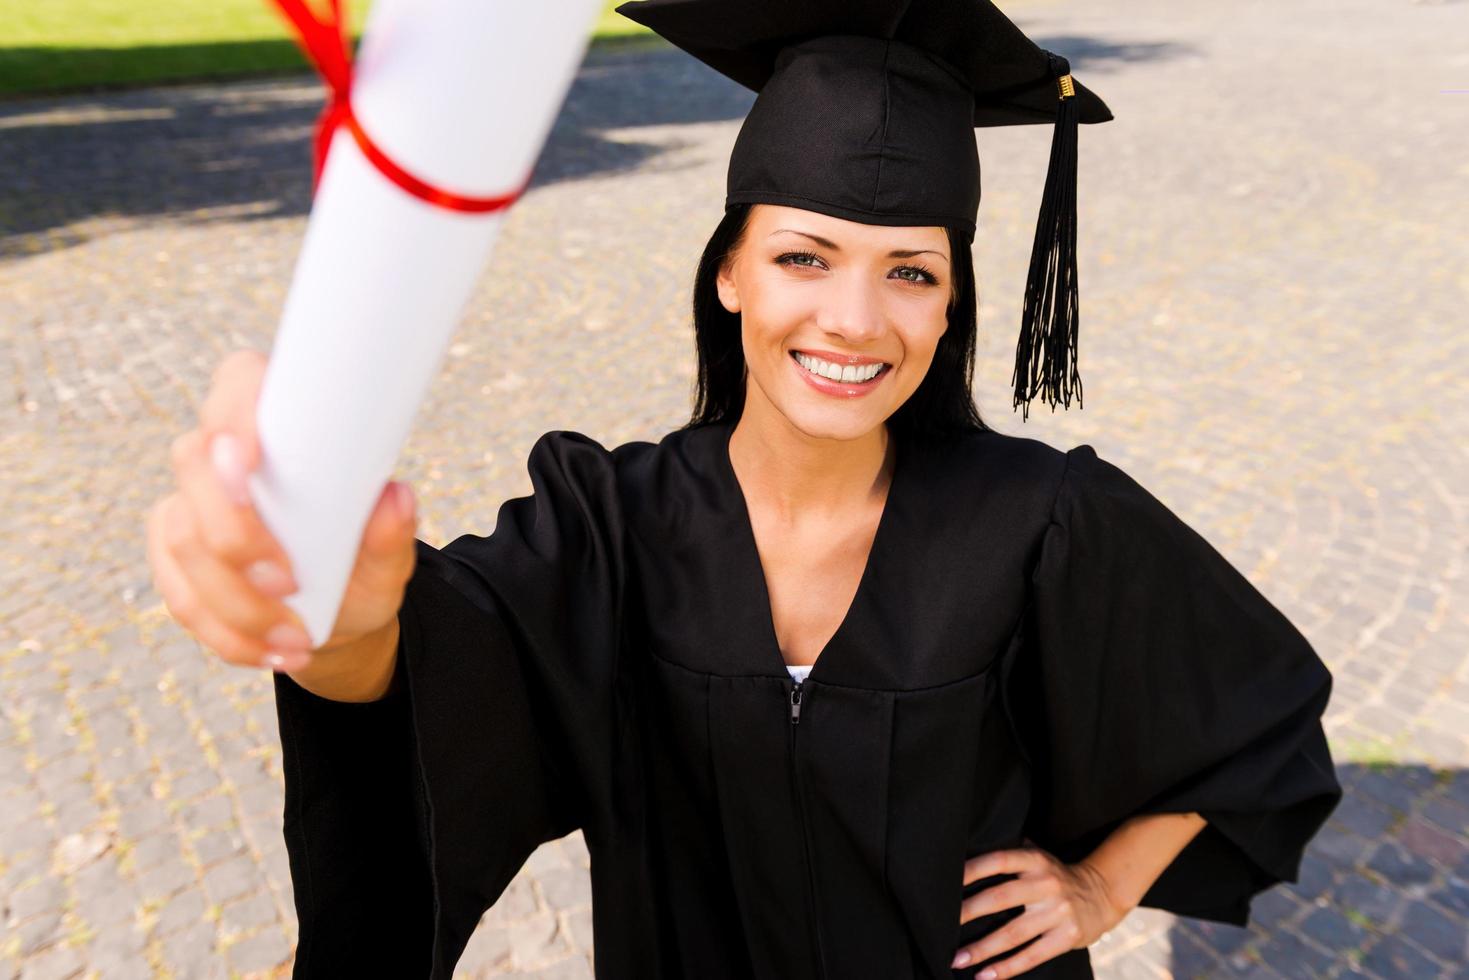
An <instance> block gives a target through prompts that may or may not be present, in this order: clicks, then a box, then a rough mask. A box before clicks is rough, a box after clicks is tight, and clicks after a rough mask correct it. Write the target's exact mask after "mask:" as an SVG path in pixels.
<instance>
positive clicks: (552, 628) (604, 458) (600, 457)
mask: <svg viewBox="0 0 1469 980" xmlns="http://www.w3.org/2000/svg"><path fill="white" fill-rule="evenodd" d="M613 467H614V460H613V454H612V453H609V452H608V451H607V450H606V449H604V448H603V447H602V446H601V445H599V444H598V443H596V442H594V441H593V440H591V439H590V438H588V437H586V436H583V435H581V434H580V433H575V432H549V433H547V434H546V435H544V436H542V437H541V438H540V439H539V440H538V441H537V442H536V444H535V446H534V447H533V448H532V450H531V452H530V457H529V464H528V468H529V471H530V478H531V484H532V487H533V492H532V493H531V494H530V495H529V496H525V497H517V498H513V499H510V500H508V501H506V502H505V503H504V504H503V505H502V506H501V508H500V511H499V515H498V518H497V521H496V525H495V529H494V531H493V533H492V534H490V535H489V536H488V537H482V536H478V535H473V534H465V535H463V536H461V537H459V538H456V539H455V540H454V541H452V542H450V543H449V544H448V545H446V546H445V547H444V548H442V549H438V548H434V547H432V546H430V545H428V544H425V543H424V542H423V541H421V540H418V541H416V542H415V549H416V564H415V567H414V570H413V574H412V576H411V578H410V579H409V582H408V585H407V588H406V591H405V595H404V599H403V604H402V606H401V608H400V610H399V613H398V622H399V627H400V629H399V645H398V657H397V661H396V665H395V674H394V678H393V682H392V685H391V686H390V688H389V692H388V694H387V695H386V696H385V697H383V698H382V699H380V700H377V701H372V702H366V703H346V702H336V701H330V700H327V699H324V698H320V697H317V696H316V695H313V694H311V693H310V692H308V691H306V690H305V689H304V688H302V687H300V686H299V685H297V684H296V683H295V682H294V681H292V680H291V679H290V678H289V677H288V676H287V675H285V674H277V675H275V693H276V707H277V718H278V721H279V725H280V733H281V747H282V752H283V769H284V773H285V789H286V799H285V812H284V832H285V840H286V848H287V856H288V859H289V862H290V869H291V879H292V884H293V887H294V891H295V905H296V911H297V917H298V922H299V930H300V931H299V939H298V943H297V950H296V966H295V972H294V974H293V976H294V977H296V978H298V980H299V978H302V977H318V976H320V977H339V976H359V975H360V976H401V977H405V978H406V977H433V978H439V977H443V978H445V980H448V978H450V977H451V976H452V972H453V965H454V963H455V962H456V961H457V960H458V958H459V956H460V954H461V953H462V952H463V950H464V947H465V945H466V944H467V942H468V941H469V937H470V935H471V934H472V933H473V931H474V929H475V927H476V925H477V924H478V922H479V920H480V917H481V916H482V915H483V913H484V911H485V910H486V909H488V908H489V907H490V906H491V905H492V904H494V902H495V901H496V900H497V899H498V898H499V896H500V894H501V893H502V892H503V891H504V889H505V887H506V885H508V884H509V882H510V880H511V879H512V878H513V877H514V876H515V874H516V872H517V871H519V869H520V868H521V866H522V865H523V864H524V863H525V860H526V859H527V858H528V857H529V856H530V854H531V853H532V852H533V851H534V850H535V849H536V848H537V847H538V846H539V845H540V844H542V843H544V842H546V841H549V840H554V839H556V838H558V837H562V836H564V835H565V834H567V833H569V832H571V831H572V830H575V829H577V828H578V827H583V828H585V829H586V830H587V833H588V836H589V837H590V836H591V834H592V833H593V828H592V824H593V823H594V818H593V816H592V813H593V810H594V808H595V806H596V803H597V801H598V800H599V799H606V798H607V796H608V794H609V793H610V786H609V781H610V779H611V769H612V766H611V762H610V755H609V754H610V753H611V752H612V751H613V746H615V745H616V744H617V741H618V739H617V733H616V728H617V725H618V718H619V717H620V716H621V712H619V710H618V708H617V705H616V700H617V699H616V697H615V690H616V687H615V685H616V672H617V666H618V664H617V653H618V650H619V649H620V642H619V638H620V631H621V621H620V609H621V596H622V588H623V574H622V569H623V560H622V556H623V550H622V548H623V546H622V519H621V510H620V507H619V505H618V488H617V483H616V479H615V473H614V468H613Z"/></svg>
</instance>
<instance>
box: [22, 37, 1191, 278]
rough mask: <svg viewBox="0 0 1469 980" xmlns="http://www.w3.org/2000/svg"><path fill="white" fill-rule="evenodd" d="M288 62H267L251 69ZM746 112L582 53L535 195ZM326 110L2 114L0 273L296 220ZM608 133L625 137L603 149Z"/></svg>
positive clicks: (250, 107) (673, 76)
mask: <svg viewBox="0 0 1469 980" xmlns="http://www.w3.org/2000/svg"><path fill="white" fill-rule="evenodd" d="M261 43H262V44H263V45H264V44H268V42H261ZM1039 43H1041V44H1042V46H1044V47H1047V48H1049V49H1051V50H1060V51H1062V52H1064V53H1066V55H1067V57H1068V58H1069V59H1070V60H1071V63H1072V67H1073V70H1075V71H1077V72H1078V73H1080V72H1081V71H1083V70H1084V68H1086V67H1088V66H1104V65H1105V64H1106V63H1107V62H1109V61H1128V62H1131V61H1139V60H1149V59H1159V58H1168V57H1174V56H1176V55H1177V54H1178V52H1179V48H1178V47H1177V46H1174V45H1169V44H1114V43H1111V42H1106V41H1100V40H1096V39H1090V38H1085V37H1073V36H1057V37H1041V38H1040V39H1039ZM184 47H185V48H190V49H192V48H198V47H201V46H184ZM145 50H146V49H145ZM14 51H15V49H11V50H9V51H4V50H0V58H4V57H11V56H12V55H13V54H14ZM185 53H188V52H185ZM204 54H207V52H204ZM285 54H286V52H284V51H282V50H279V49H271V50H269V51H268V50H266V49H265V48H262V51H261V54H260V57H261V58H262V59H263V60H269V58H279V57H283V56H285ZM49 55H50V56H51V57H58V58H66V57H73V56H76V57H87V56H89V52H87V51H76V52H68V51H66V50H64V49H59V50H56V51H50V52H49ZM199 56H201V53H200V52H198V51H193V52H192V53H191V54H190V57H195V58H197V57H199ZM178 57H179V58H183V55H182V54H180V55H179V56H178ZM754 98H755V93H754V92H751V91H749V90H748V89H745V88H744V87H742V86H740V85H738V84H736V83H735V82H732V81H730V80H729V79H726V78H725V77H724V76H722V75H719V74H718V73H716V72H715V71H713V70H712V69H710V68H708V67H706V66H705V65H704V64H702V63H701V62H699V61H697V60H696V59H694V58H691V57H689V56H688V55H687V54H685V53H684V52H682V51H680V50H678V49H677V48H674V47H672V46H671V45H669V44H667V43H666V42H664V41H662V40H661V39H659V38H638V39H630V40H621V41H615V42H610V43H599V44H596V45H593V46H592V47H591V48H590V49H589V50H588V54H587V57H586V58H585V60H584V61H583V64H582V66H581V67H580V69H579V71H578V73H577V77H576V79H575V81H574V82H573V85H572V87H571V90H570V92H569V94H568V97H567V99H566V102H565V104H564V105H563V108H562V112H561V114H560V115H559V116H558V118H557V120H556V124H555V125H554V127H553V128H552V131H551V133H550V136H549V138H548V141H547V144H546V147H545V149H544V151H543V152H542V154H541V157H540V159H539V161H538V163H537V165H536V168H535V173H534V176H533V179H532V185H533V186H540V185H544V184H548V183H552V182H556V181H561V180H575V179H580V178H584V177H591V176H606V175H608V174H615V173H619V172H624V171H631V170H634V169H638V168H641V167H645V166H646V165H647V164H648V163H649V161H650V160H651V159H652V158H654V157H656V156H657V155H659V154H660V153H663V152H665V151H666V150H667V149H668V148H669V146H670V144H669V141H668V139H667V137H666V135H664V136H663V137H662V138H661V139H660V140H658V141H645V140H640V139H638V138H637V136H636V134H631V135H629V134H628V133H626V132H625V131H626V130H629V129H638V128H644V127H662V126H682V125H690V124H696V123H706V122H723V121H734V120H739V119H742V118H743V117H744V115H745V113H746V112H747V111H748V110H749V108H750V105H751V104H752V103H753V102H754ZM321 102H322V92H321V88H320V86H319V85H318V84H317V82H316V80H315V78H314V77H313V76H310V75H307V74H299V75H292V76H290V77H287V78H274V79H269V80H258V79H257V80H253V81H236V82H229V83H211V84H202V85H188V86H181V85H174V86H158V87H152V88H143V89H134V90H121V91H112V92H106V93H93V94H86V95H70V96H62V97H47V98H22V99H13V100H7V101H0V174H4V175H5V177H4V180H3V182H0V258H5V257H18V256H24V255H28V254H35V253H39V252H47V251H52V250H55V249H58V248H66V247H69V246H71V245H75V244H80V243H81V242H84V241H87V240H88V239H90V238H92V237H96V236H97V235H99V234H107V233H109V232H111V231H115V230H118V229H119V228H125V227H127V226H128V225H129V224H132V223H136V222H137V221H148V220H158V219H167V220H176V221H186V222H198V221H215V220H232V221H239V220H249V219H254V218H278V217H282V216H292V215H300V214H304V213H305V212H306V211H307V210H308V208H309V206H310V193H311V149H310V147H311V142H310V137H311V133H312V128H313V126H314V123H315V120H316V116H317V113H318V111H319V110H320V107H321ZM617 130H623V131H624V132H622V133H620V134H618V136H617V138H613V137H612V135H611V134H612V133H613V132H614V131H617Z"/></svg>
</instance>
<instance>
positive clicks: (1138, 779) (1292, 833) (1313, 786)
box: [1016, 445, 1342, 926]
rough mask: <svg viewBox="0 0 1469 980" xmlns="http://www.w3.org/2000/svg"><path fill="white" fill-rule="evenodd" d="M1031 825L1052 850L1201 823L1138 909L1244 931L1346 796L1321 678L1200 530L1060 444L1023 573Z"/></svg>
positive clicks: (1321, 668)
mask: <svg viewBox="0 0 1469 980" xmlns="http://www.w3.org/2000/svg"><path fill="white" fill-rule="evenodd" d="M1032 585H1033V591H1032V593H1031V595H1032V602H1033V605H1032V614H1033V618H1032V625H1033V627H1034V633H1033V635H1034V637H1035V640H1036V642H1035V644H1034V645H1033V653H1034V655H1033V656H1030V657H1027V658H1025V660H1026V661H1027V662H1026V664H1025V665H1024V666H1023V667H1021V668H1020V669H1021V670H1024V671H1029V672H1030V683H1029V684H1027V685H1026V689H1027V690H1028V691H1029V692H1030V693H1031V694H1032V695H1033V697H1034V700H1032V701H1030V702H1029V703H1028V704H1027V707H1026V708H1024V709H1022V711H1021V712H1020V715H1021V716H1022V718H1023V719H1024V720H1025V722H1026V723H1027V724H1026V725H1024V726H1022V725H1021V723H1020V721H1018V720H1017V721H1016V724H1017V727H1024V728H1026V729H1027V730H1026V733H1025V734H1024V735H1023V737H1022V739H1021V742H1022V747H1025V746H1029V749H1030V750H1029V752H1028V753H1027V757H1028V759H1029V761H1030V763H1031V767H1032V779H1033V796H1032V809H1031V812H1030V816H1029V818H1028V822H1027V828H1028V829H1027V833H1028V836H1029V837H1030V838H1031V839H1032V840H1033V841H1034V842H1035V843H1037V844H1038V845H1040V846H1041V847H1043V848H1045V849H1046V850H1048V851H1050V852H1051V853H1052V854H1054V855H1056V856H1057V857H1058V858H1060V859H1061V860H1064V861H1067V862H1074V861H1077V860H1079V859H1081V858H1083V857H1085V856H1086V855H1087V854H1088V853H1090V852H1091V851H1092V850H1093V849H1094V848H1095V847H1096V846H1097V845H1098V844H1099V843H1101V842H1102V840H1104V839H1105V838H1106V837H1107V836H1108V835H1109V834H1110V833H1111V832H1112V831H1113V830H1114V829H1116V827H1117V826H1118V825H1119V824H1120V823H1122V822H1123V821H1124V820H1126V819H1128V818H1129V817H1132V816H1136V815H1139V814H1146V813H1185V812H1190V811H1193V812H1197V813H1199V814H1200V815H1202V816H1203V817H1204V818H1205V819H1206V820H1207V821H1208V823H1207V825H1206V826H1205V827H1204V828H1203V829H1202V830H1201V831H1200V832H1199V834H1198V835H1197V836H1195V837H1194V838H1193V839H1192V840H1191V841H1190V842H1189V844H1188V845H1187V846H1186V847H1185V848H1184V849H1183V850H1182V851H1181V852H1180V853H1179V855H1178V856H1177V857H1176V858H1175V859H1174V860H1173V862H1172V863H1171V864H1170V865H1169V866H1168V867H1167V868H1166V869H1165V870H1164V872H1163V873H1162V875H1161V876H1160V877H1159V878H1158V879H1157V880H1156V881H1155V882H1154V883H1153V885H1152V887H1151V888H1150V889H1149V890H1148V892H1147V893H1146V894H1145V895H1144V896H1143V898H1142V901H1141V903H1140V904H1142V905H1145V906H1149V907H1151V908H1159V909H1165V910H1167V911H1170V912H1173V913H1175V914H1179V915H1186V916H1191V917H1195V918H1202V919H1212V920H1215V921H1219V922H1228V923H1232V924H1235V925H1240V926H1243V925H1246V924H1247V920H1248V916H1249V910H1250V902H1251V900H1252V898H1253V896H1254V895H1255V894H1256V893H1258V892H1260V891H1262V890H1263V889H1265V888H1268V887H1270V886H1272V885H1274V884H1276V883H1277V882H1280V881H1291V882H1294V881H1297V880H1299V879H1298V872H1299V865H1300V861H1301V857H1302V853H1303V851H1304V849H1305V847H1306V844H1307V843H1308V842H1309V840H1310V839H1311V837H1312V836H1313V835H1314V834H1315V833H1316V831H1317V830H1318V829H1319V828H1320V827H1321V825H1322V824H1323V823H1324V822H1325V821H1326V818H1327V817H1328V816H1329V815H1330V813H1331V811H1332V810H1333V809H1334V808H1335V806H1336V804H1337V802H1338V801H1339V800H1340V798H1341V792H1342V791H1341V787H1340V785H1339V784H1338V782H1337V778H1336V776H1335V773H1334V770H1333V767H1332V760H1331V755H1330V752H1329V750H1328V747H1327V742H1326V737H1325V733H1324V731H1323V729H1322V726H1321V717H1322V714H1323V712H1324V711H1325V708H1326V704H1327V700H1328V698H1329V696H1330V692H1331V674H1330V672H1329V671H1328V670H1327V668H1326V666H1325V664H1324V663H1323V662H1322V661H1321V659H1320V657H1318V656H1317V654H1316V653H1315V651H1314V650H1313V649H1312V648H1311V646H1310V644H1309V643H1308V642H1307V640H1306V639H1305V637H1304V636H1303V635H1302V634H1301V633H1300V632H1299V631H1298V630H1297V629H1296V628H1295V627H1294V626H1293V625H1292V624H1291V623H1290V621H1289V620H1287V619H1286V618H1285V616H1284V615H1283V614H1282V613H1281V612H1280V611H1279V610H1278V609H1277V608H1276V607H1275V606H1273V605H1272V604H1271V603H1270V602H1269V601H1268V600H1267V599H1266V598H1265V597H1264V596H1263V595H1262V594H1261V593H1260V592H1259V591H1257V590H1256V589H1255V587H1254V586H1253V585H1251V584H1250V582H1249V581H1248V580H1247V579H1246V578H1245V577H1244V576H1243V575H1242V574H1240V573H1239V572H1238V571H1237V570H1236V569H1235V568H1234V567H1233V566H1232V565H1230V564H1229V562H1228V561H1226V560H1225V558H1224V557H1223V556H1222V555H1221V554H1220V553H1219V552H1218V551H1216V550H1215V549H1214V548H1213V547H1212V546H1211V545H1210V544H1209V543H1208V542H1207V541H1206V540H1205V539H1204V538H1203V537H1201V536H1200V535H1199V534H1198V533H1197V532H1195V531H1194V530H1193V529H1192V528H1190V527H1189V526H1188V525H1187V524H1185V523H1184V522H1183V521H1182V520H1180V519H1179V518H1178V517H1177V516H1176V515H1175V514H1173V513H1172V512H1171V511H1170V510H1169V509H1168V508H1167V507H1165V506H1164V505H1163V504H1162V503H1161V502H1160V501H1159V500H1158V499H1157V498H1155V497H1154V496H1152V495H1151V494H1150V493H1149V492H1148V491H1147V490H1145V489H1144V488H1143V487H1141V486H1140V485H1139V484H1138V483H1136V482H1135V481H1134V480H1133V479H1132V478H1131V477H1129V476H1128V475H1127V474H1126V473H1124V472H1123V471H1122V470H1120V469H1119V468H1117V467H1116V466H1114V465H1113V464H1111V463H1109V462H1107V461H1106V460H1104V459H1101V458H1099V457H1098V456H1097V454H1096V452H1095V451H1094V450H1093V449H1092V447H1090V446H1087V445H1082V446H1078V447H1076V448H1075V449H1072V450H1071V451H1070V452H1068V453H1067V454H1066V470H1065V473H1064V476H1063V478H1062V481H1061V485H1060V488H1059V490H1058V492H1057V495H1056V498H1055V504H1054V507H1053V512H1052V516H1051V523H1050V525H1049V526H1048V528H1047V530H1046V532H1045V535H1044V537H1043V540H1042V543H1041V547H1040V554H1039V557H1038V559H1037V563H1036V565H1035V567H1034V572H1033V577H1032Z"/></svg>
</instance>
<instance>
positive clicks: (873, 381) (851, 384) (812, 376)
mask: <svg viewBox="0 0 1469 980" xmlns="http://www.w3.org/2000/svg"><path fill="white" fill-rule="evenodd" d="M790 353H791V364H792V365H793V366H794V368H795V370H797V371H799V372H800V374H801V377H802V379H803V380H805V382H806V383H807V384H809V385H810V386H811V387H813V388H815V389H816V390H817V391H820V392H822V393H823V394H827V395H837V396H840V397H846V398H851V397H854V396H860V395H865V394H867V393H868V392H869V391H871V390H873V389H874V388H876V387H877V386H878V385H879V384H880V383H881V382H882V379H883V378H885V377H887V375H888V373H889V372H891V371H892V365H891V364H888V363H887V362H885V361H877V360H873V359H871V358H868V359H866V363H867V364H869V365H870V364H881V365H882V367H881V368H880V369H879V370H878V372H877V374H875V375H873V376H872V377H871V378H868V379H866V380H863V381H857V380H849V381H838V380H836V379H834V378H828V377H825V376H823V375H820V374H817V373H816V372H815V371H812V370H809V369H808V368H807V367H806V366H805V365H803V364H802V363H801V360H800V358H799V357H798V356H797V355H798V354H799V355H804V354H805V351H794V350H793V351H791V352H790Z"/></svg>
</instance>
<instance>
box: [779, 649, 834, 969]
mask: <svg viewBox="0 0 1469 980" xmlns="http://www.w3.org/2000/svg"><path fill="white" fill-rule="evenodd" d="M804 683H806V679H805V678H804V677H803V678H801V679H799V680H797V681H795V683H794V686H793V687H792V688H791V693H790V706H791V724H790V739H789V740H788V742H789V745H790V755H791V778H792V780H794V782H795V786H794V790H795V797H796V810H797V813H798V814H799V819H800V821H801V844H802V847H803V848H804V849H805V852H806V895H807V899H808V903H809V906H810V913H811V929H812V931H813V932H815V934H816V975H817V976H818V977H820V978H821V980H826V976H827V972H826V951H825V950H824V949H823V948H822V945H821V923H820V921H819V920H818V919H817V917H816V910H817V899H816V872H815V869H814V867H813V866H812V861H811V836H810V829H809V828H808V827H807V824H806V798H805V795H804V791H803V788H802V784H801V768H800V765H799V764H798V763H797V761H796V726H797V725H799V724H800V723H801V699H802V696H803V692H802V690H801V685H802V684H804Z"/></svg>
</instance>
